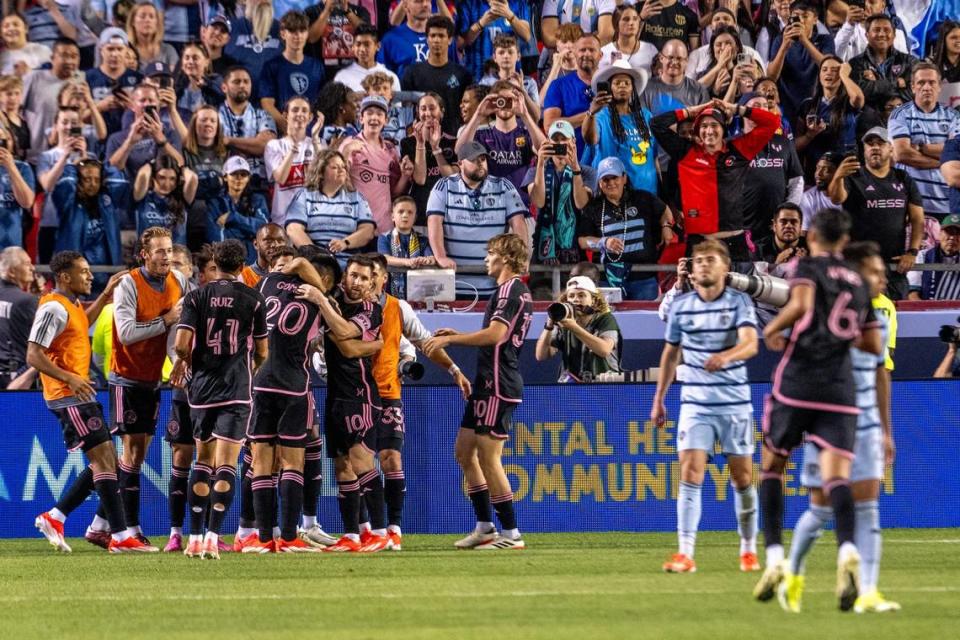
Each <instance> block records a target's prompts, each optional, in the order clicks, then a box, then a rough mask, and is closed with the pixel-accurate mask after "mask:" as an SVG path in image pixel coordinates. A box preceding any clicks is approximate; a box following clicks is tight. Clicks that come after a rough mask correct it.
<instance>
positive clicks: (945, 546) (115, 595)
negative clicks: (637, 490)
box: [0, 529, 960, 640]
mask: <svg viewBox="0 0 960 640" xmlns="http://www.w3.org/2000/svg"><path fill="white" fill-rule="evenodd" d="M454 540H455V537H454V536H415V535H410V536H406V537H405V538H404V551H402V552H399V553H395V552H387V551H385V552H382V553H379V554H375V555H368V556H357V555H346V556H344V555H339V554H316V555H313V554H311V555H296V556H286V555H284V556H275V555H271V556H253V557H251V556H238V555H236V554H224V555H223V559H222V560H221V561H220V562H214V561H201V560H190V559H187V558H184V557H183V556H179V555H178V556H176V557H171V556H168V555H164V554H158V555H152V556H135V557H130V556H124V557H108V556H107V554H106V553H105V552H103V551H101V550H99V549H96V548H94V547H91V546H90V545H88V544H86V543H85V542H84V541H82V540H79V539H71V540H70V543H71V544H72V546H73V548H74V552H73V553H72V554H70V555H64V554H58V553H56V552H55V551H53V549H52V548H51V547H50V546H48V545H47V544H46V542H45V541H44V540H42V539H36V540H9V541H2V542H0V584H2V585H3V586H4V593H3V594H0V611H3V613H2V615H0V638H11V639H13V638H16V639H23V638H44V639H59V638H67V639H73V638H97V639H113V638H116V639H123V640H130V639H134V638H164V639H166V640H170V639H173V638H197V639H203V640H208V639H214V638H229V639H231V640H237V639H241V638H258V639H270V640H273V639H279V638H299V639H303V638H322V639H324V640H338V639H340V638H346V639H349V640H361V639H364V638H371V639H373V638H377V639H385V640H386V639H389V640H394V639H399V638H417V639H428V638H443V639H461V638H463V639H466V638H483V639H484V640H495V639H508V640H522V639H526V638H547V639H549V640H559V639H562V638H576V639H578V640H586V639H593V638H644V639H652V638H670V639H683V638H695V639H697V640H714V639H719V638H737V639H738V640H746V639H750V638H761V637H762V638H764V639H765V640H769V639H772V638H785V639H788V640H794V639H801V638H817V639H833V638H837V639H841V638H842V639H848V638H865V639H869V640H879V639H881V638H896V639H897V640H909V639H912V638H929V639H936V640H945V639H949V638H960V609H958V605H960V530H958V529H923V530H889V531H885V532H884V558H883V565H882V568H881V575H880V584H881V590H882V591H883V592H884V593H885V595H887V597H888V598H890V599H893V600H897V601H899V602H900V603H901V604H902V605H903V610H902V611H900V612H898V613H891V614H879V615H878V614H870V615H855V614H853V613H852V612H851V613H847V614H843V613H840V612H839V611H837V609H836V602H835V600H834V597H833V582H834V577H833V561H834V557H835V546H834V543H833V535H832V534H831V533H828V534H827V535H825V536H824V538H823V539H822V540H821V541H820V543H818V547H817V549H815V550H814V552H813V554H812V556H811V558H810V562H809V566H810V571H809V573H808V577H807V593H806V596H805V598H804V603H803V604H804V613H803V614H801V615H799V616H797V615H791V614H787V613H784V612H783V611H781V610H780V608H779V606H778V605H777V603H776V601H773V602H770V603H766V604H760V603H757V602H754V601H753V600H752V599H751V597H750V590H751V588H752V586H753V584H754V582H755V580H756V577H757V574H751V575H744V574H741V573H740V572H739V571H738V570H737V551H738V549H737V546H736V545H737V542H736V536H735V534H732V533H702V534H701V535H700V539H699V544H698V546H697V562H698V565H699V571H698V572H697V573H696V574H693V575H665V574H663V573H662V572H661V571H660V565H661V563H662V562H663V560H664V559H666V557H667V556H668V555H669V554H670V553H671V552H672V551H673V550H674V543H675V536H673V535H669V534H625V533H603V534H549V535H528V536H527V542H528V544H529V548H528V549H527V550H525V551H506V552H490V553H484V552H476V551H474V552H457V551H454V550H453V549H452V543H453V541H454ZM156 541H159V539H157V540H156Z"/></svg>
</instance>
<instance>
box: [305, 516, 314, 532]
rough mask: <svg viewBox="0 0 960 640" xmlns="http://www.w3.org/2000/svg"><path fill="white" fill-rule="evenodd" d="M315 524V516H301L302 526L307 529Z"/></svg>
mask: <svg viewBox="0 0 960 640" xmlns="http://www.w3.org/2000/svg"><path fill="white" fill-rule="evenodd" d="M315 526H317V516H303V528H304V529H309V528H310V527H315Z"/></svg>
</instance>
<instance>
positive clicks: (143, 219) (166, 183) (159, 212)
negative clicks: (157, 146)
mask: <svg viewBox="0 0 960 640" xmlns="http://www.w3.org/2000/svg"><path fill="white" fill-rule="evenodd" d="M196 193H197V174H195V173H194V172H193V171H191V170H190V169H186V168H184V167H182V166H181V165H180V163H179V162H178V161H177V160H176V159H175V158H172V157H170V156H159V157H158V158H157V159H156V160H155V161H153V162H149V163H147V164H145V165H143V167H141V168H140V171H139V172H137V179H136V182H134V183H133V202H134V207H135V211H134V219H135V220H136V229H137V235H138V236H139V235H141V234H142V233H143V232H144V231H146V230H147V229H149V228H150V227H163V228H165V229H170V233H171V234H172V236H173V242H174V244H184V243H186V241H187V211H188V209H189V207H190V205H191V204H192V203H193V199H194V197H195V196H196Z"/></svg>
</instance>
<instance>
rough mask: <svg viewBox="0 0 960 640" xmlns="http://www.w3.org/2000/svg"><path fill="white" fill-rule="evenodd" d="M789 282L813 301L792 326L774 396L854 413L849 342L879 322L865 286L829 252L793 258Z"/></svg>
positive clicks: (811, 406)
mask: <svg viewBox="0 0 960 640" xmlns="http://www.w3.org/2000/svg"><path fill="white" fill-rule="evenodd" d="M790 283H791V286H795V285H798V284H806V285H810V286H812V287H813V289H814V303H813V308H812V309H811V310H810V311H809V312H808V313H807V314H806V315H805V316H804V317H802V318H800V320H798V321H797V322H796V324H795V325H794V326H793V331H792V332H791V335H790V342H789V344H788V345H787V348H786V351H785V352H784V354H783V359H782V360H781V361H780V364H779V366H778V367H777V369H776V372H775V373H774V379H773V394H774V397H775V398H777V399H778V400H780V401H781V402H783V403H784V404H788V405H791V406H798V407H802V408H809V409H822V410H825V411H840V412H843V413H856V406H857V402H856V385H855V384H854V381H853V368H852V365H851V363H850V346H851V344H852V343H853V341H854V340H855V339H856V338H857V337H859V335H860V333H861V331H862V330H864V329H868V328H873V327H878V326H879V324H878V323H877V319H876V316H875V315H874V312H873V305H872V304H871V303H870V291H869V288H868V286H867V284H866V283H865V282H864V281H863V279H862V278H861V277H860V274H859V273H858V272H857V271H856V270H854V269H852V268H851V267H850V266H849V265H848V264H847V263H845V262H844V261H843V260H842V259H840V258H838V257H835V256H818V257H814V258H803V259H801V260H799V261H797V264H796V269H795V271H794V273H793V276H792V278H791V279H790ZM851 410H852V411H851Z"/></svg>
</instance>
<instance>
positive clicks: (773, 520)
mask: <svg viewBox="0 0 960 640" xmlns="http://www.w3.org/2000/svg"><path fill="white" fill-rule="evenodd" d="M760 477H761V480H760V509H761V511H760V513H761V514H762V515H763V542H764V545H765V546H767V547H770V546H773V545H778V544H779V545H782V544H783V475H782V474H779V473H773V472H770V471H764V472H763V474H761V476H760Z"/></svg>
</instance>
